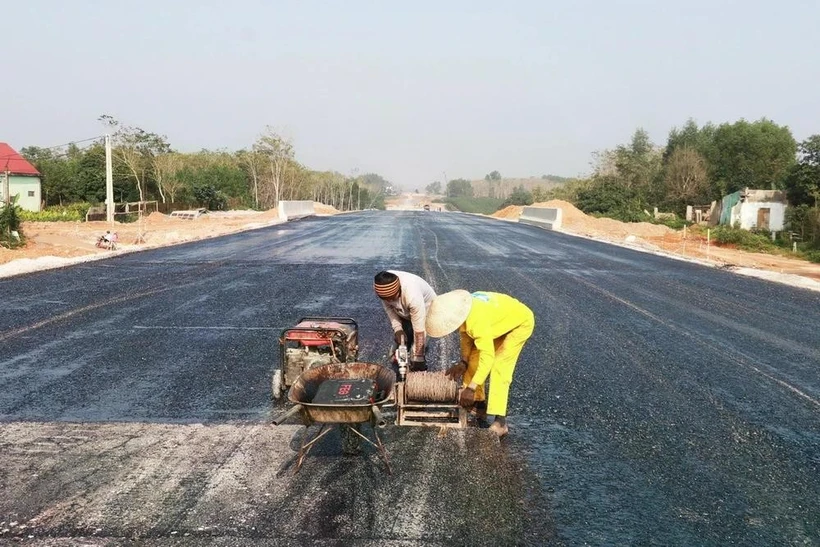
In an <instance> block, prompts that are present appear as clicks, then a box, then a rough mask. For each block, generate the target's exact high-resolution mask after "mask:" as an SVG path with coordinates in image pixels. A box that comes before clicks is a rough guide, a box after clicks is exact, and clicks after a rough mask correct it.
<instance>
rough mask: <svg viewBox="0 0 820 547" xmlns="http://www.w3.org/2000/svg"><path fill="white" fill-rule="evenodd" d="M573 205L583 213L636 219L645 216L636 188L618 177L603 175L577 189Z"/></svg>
mask: <svg viewBox="0 0 820 547" xmlns="http://www.w3.org/2000/svg"><path fill="white" fill-rule="evenodd" d="M575 205H577V207H578V208H579V209H581V210H582V211H583V212H585V213H589V214H597V215H601V216H607V217H612V218H617V219H619V220H623V221H637V220H643V219H645V218H646V215H645V214H644V213H643V204H642V201H641V198H640V196H639V194H638V191H637V189H635V188H632V187H629V186H625V185H624V184H623V182H622V180H621V179H620V178H618V177H613V176H603V177H597V178H596V179H594V181H593V182H592V184H591V185H590V186H588V187H586V188H584V189H581V190H579V191H578V195H577V199H576V201H575Z"/></svg>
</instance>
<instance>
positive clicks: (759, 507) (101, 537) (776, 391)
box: [0, 212, 820, 546]
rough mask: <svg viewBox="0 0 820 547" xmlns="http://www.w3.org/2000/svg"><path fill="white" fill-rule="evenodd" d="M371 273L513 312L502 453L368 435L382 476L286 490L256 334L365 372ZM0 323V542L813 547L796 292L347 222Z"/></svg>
mask: <svg viewBox="0 0 820 547" xmlns="http://www.w3.org/2000/svg"><path fill="white" fill-rule="evenodd" d="M381 269H404V270H408V271H412V272H416V273H418V274H420V275H422V276H423V277H425V278H427V279H428V280H429V281H430V283H431V284H432V285H433V287H434V288H435V289H436V290H437V291H438V292H440V293H441V292H445V291H448V290H452V289H456V288H465V289H468V290H471V291H473V290H488V291H498V292H504V293H507V294H511V295H513V296H515V297H517V298H519V299H520V300H522V301H523V302H525V303H526V304H527V305H528V306H530V308H532V310H533V311H534V312H535V316H536V328H535V332H534V334H533V336H532V338H531V339H530V341H529V343H528V344H527V346H526V347H525V348H524V351H523V353H522V355H521V358H520V360H519V363H518V366H517V369H516V374H515V379H514V382H513V385H512V389H511V396H510V401H511V402H510V409H509V423H510V426H511V427H510V435H509V436H508V437H507V438H505V439H502V441H501V442H500V443H499V442H498V441H497V440H496V439H494V438H493V437H492V435H491V434H490V433H488V432H487V431H486V430H479V429H470V430H467V431H448V432H441V431H439V430H438V429H427V428H397V427H395V426H388V427H387V428H385V429H384V430H381V431H380V433H381V435H382V437H383V439H384V441H385V445H386V447H387V450H388V453H389V454H390V457H391V463H392V467H393V471H394V473H393V475H392V476H391V475H388V474H387V472H386V468H385V466H384V464H383V462H382V461H381V460H380V459H379V458H378V456H377V454H376V453H375V451H373V450H372V449H369V448H366V449H365V450H364V453H363V454H362V455H360V456H354V457H350V456H342V455H341V451H340V448H339V442H338V437H335V436H334V435H335V434H334V435H331V436H329V437H328V438H326V439H324V440H323V441H321V442H320V443H319V444H318V445H317V446H316V448H315V449H314V451H313V452H311V454H310V455H309V457H308V458H307V460H306V461H305V464H304V465H303V467H302V470H301V471H300V472H299V473H298V474H295V475H294V474H293V467H294V460H295V454H296V451H297V450H298V446H299V442H300V440H301V438H302V435H303V433H304V428H303V427H301V426H298V425H285V426H274V425H272V424H271V417H272V415H273V413H275V412H276V411H279V410H282V409H283V408H284V407H282V406H279V407H273V406H272V404H271V401H270V376H271V371H272V369H273V368H274V367H275V366H277V364H278V340H277V339H278V335H279V334H280V332H281V330H282V329H284V328H286V327H288V326H291V325H293V324H294V323H295V322H296V321H297V320H298V319H299V318H300V317H303V316H315V315H340V316H347V317H352V318H354V319H356V320H357V321H358V323H359V333H360V340H361V349H360V354H359V358H360V360H362V361H371V362H385V361H386V358H387V353H388V350H389V344H390V340H391V334H390V329H389V326H388V324H387V321H386V319H385V317H384V313H383V312H382V310H381V306H380V304H379V302H378V301H377V299H376V298H375V296H374V295H373V293H372V288H371V283H372V279H373V275H374V274H375V273H376V272H377V271H379V270H381ZM0 301H2V303H3V313H2V314H0V461H2V462H3V463H2V465H0V543H2V541H4V538H6V539H10V538H18V539H26V540H27V541H29V542H33V543H39V544H43V545H62V544H66V543H63V542H65V541H72V540H78V539H79V538H83V539H82V541H83V542H84V544H87V545H104V544H108V543H117V544H118V543H121V542H124V541H126V540H127V541H134V542H138V543H149V544H157V545H187V544H218V545H248V544H257V545H274V544H275V545H362V546H364V545H368V546H369V545H408V546H409V545H482V544H483V545H681V546H683V545H686V546H690V545H744V546H746V545H820V293H816V292H811V291H808V290H804V289H799V288H793V287H788V286H784V285H779V284H775V283H771V282H767V281H763V280H758V279H754V278H748V277H743V276H739V275H735V274H732V273H731V272H727V271H722V270H719V269H714V268H709V267H705V266H701V265H697V264H692V263H687V262H681V261H675V260H672V259H669V258H665V257H660V256H655V255H651V254H647V253H640V252H636V251H633V250H630V249H626V248H622V247H617V246H612V245H607V244H604V243H600V242H596V241H590V240H586V239H582V238H575V237H572V236H568V235H565V234H560V233H554V232H549V231H544V230H541V229H539V228H536V227H531V226H524V225H519V224H515V223H508V222H500V221H496V220H492V219H487V218H482V217H477V216H472V215H464V214H457V213H434V212H363V213H356V214H349V215H339V216H335V217H324V218H309V219H303V220H300V221H296V222H290V223H286V224H280V225H276V226H272V227H268V228H264V229H259V230H255V231H251V232H245V233H242V234H234V235H230V236H225V237H221V238H216V239H210V240H205V241H199V242H195V243H188V244H184V245H179V246H175V247H169V248H163V249H155V250H150V251H145V252H140V253H134V254H129V255H122V256H118V257H114V258H111V259H109V260H103V261H96V262H90V263H86V264H80V265H76V266H72V267H68V268H64V269H61V270H52V271H45V272H39V273H32V274H27V275H22V276H18V277H12V278H6V279H0ZM457 347H458V345H457V340H456V339H455V338H454V337H453V336H450V337H448V338H445V339H442V340H440V341H435V342H434V343H433V345H432V348H431V350H432V355H433V358H432V360H431V366H432V368H436V369H443V368H445V367H446V366H447V363H449V362H450V361H453V360H455V359H457V358H458V355H457V351H458V350H457ZM367 431H368V430H367V428H365V432H367Z"/></svg>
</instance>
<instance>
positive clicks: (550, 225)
mask: <svg viewBox="0 0 820 547" xmlns="http://www.w3.org/2000/svg"><path fill="white" fill-rule="evenodd" d="M561 218H562V214H561V209H558V208H553V207H524V209H523V210H522V211H521V217H520V218H519V219H518V222H520V223H521V224H530V225H532V226H540V227H541V228H546V229H547V230H560V229H561Z"/></svg>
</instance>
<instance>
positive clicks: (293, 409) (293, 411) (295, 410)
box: [273, 405, 302, 425]
mask: <svg viewBox="0 0 820 547" xmlns="http://www.w3.org/2000/svg"><path fill="white" fill-rule="evenodd" d="M300 410H302V405H293V406H292V407H290V409H289V410H288V411H287V412H285V413H283V414H280V415H279V416H277V417H276V418H274V419H273V425H281V424H282V422H284V421H285V420H287V419H288V418H290V417H291V416H293V415H294V414H296V413H298V412H299V411H300Z"/></svg>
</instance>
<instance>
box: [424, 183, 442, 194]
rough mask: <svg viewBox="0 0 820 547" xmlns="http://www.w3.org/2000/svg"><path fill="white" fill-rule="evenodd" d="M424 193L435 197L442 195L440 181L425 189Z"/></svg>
mask: <svg viewBox="0 0 820 547" xmlns="http://www.w3.org/2000/svg"><path fill="white" fill-rule="evenodd" d="M424 191H425V192H427V193H428V194H433V195H437V194H441V183H440V182H439V181H435V182H431V183H430V184H428V185H427V186H426V187H425V188H424Z"/></svg>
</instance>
